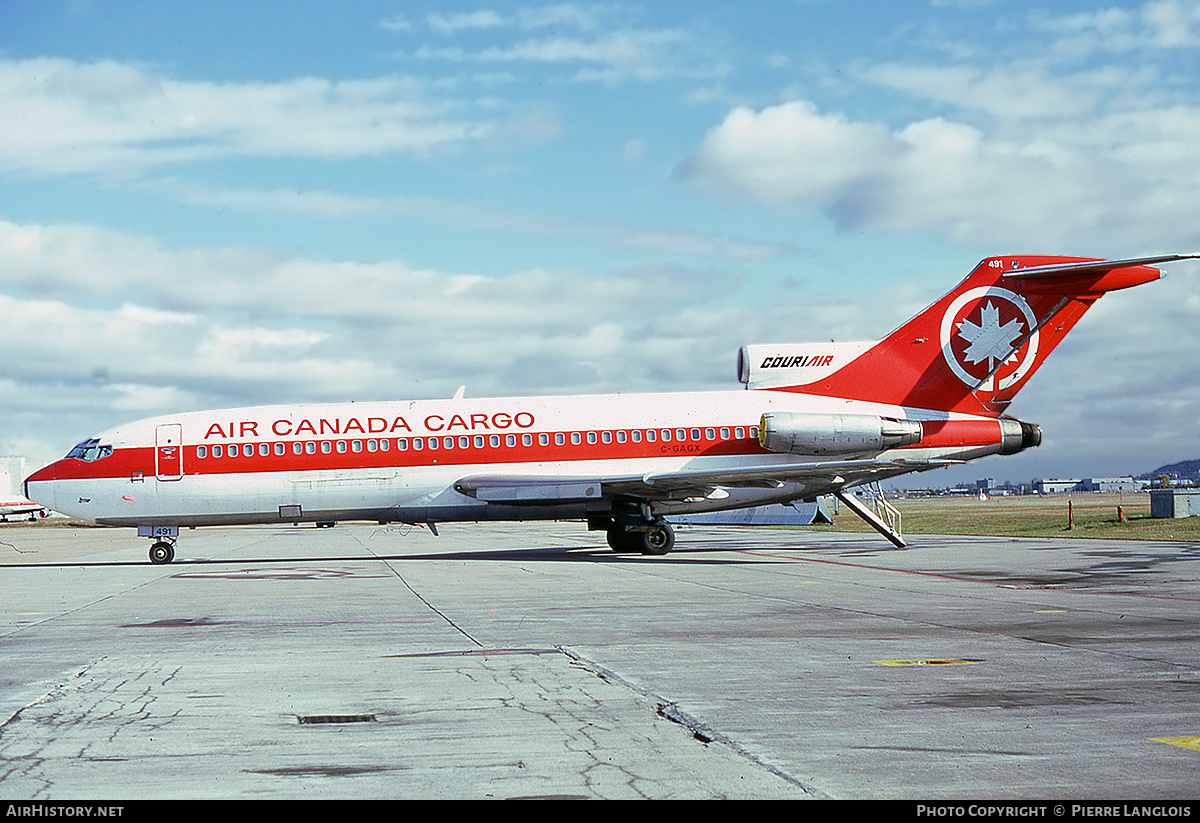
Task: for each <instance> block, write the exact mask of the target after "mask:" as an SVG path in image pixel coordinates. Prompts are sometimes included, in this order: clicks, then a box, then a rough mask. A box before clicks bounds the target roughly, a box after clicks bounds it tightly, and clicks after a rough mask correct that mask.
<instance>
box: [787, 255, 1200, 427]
mask: <svg viewBox="0 0 1200 823" xmlns="http://www.w3.org/2000/svg"><path fill="white" fill-rule="evenodd" d="M1193 257H1200V255H1167V256H1160V257H1147V258H1140V259H1136V260H1091V259H1087V258H1079V257H1045V256H1034V255H1018V256H1006V257H989V258H988V259H986V260H984V261H983V262H982V263H980V264H979V265H978V266H976V267H975V270H974V271H972V272H971V273H970V274H969V275H968V276H967V278H966V279H965V280H963V281H962V282H961V283H959V284H958V286H957V287H955V288H954V290H953V291H951V292H950V293H949V294H947V295H946V296H945V297H943V298H941V299H940V300H938V301H937V302H936V303H934V304H933V305H932V306H930V307H929V308H927V309H925V311H923V312H921V313H920V314H918V315H917V316H916V317H914V318H913V319H912V320H910V321H908V322H907V323H905V324H904V325H903V326H901V327H900V328H898V329H897V330H896V331H894V332H892V333H891V334H890V335H888V337H887V338H885V339H884V340H882V341H880V342H879V343H877V344H875V345H874V346H871V347H870V348H868V349H867V350H866V351H863V352H862V353H861V354H858V355H857V356H856V357H854V359H852V360H851V361H850V362H848V363H846V365H844V366H842V367H841V368H838V369H836V370H835V371H832V372H831V373H826V374H824V375H822V376H821V377H820V378H818V379H816V380H814V381H812V382H809V383H805V384H800V385H793V386H786V387H779V388H780V390H782V391H795V392H804V393H806V394H819V395H824V396H829V397H846V398H851V399H855V400H867V401H873V402H878V403H889V404H895V405H901V406H909V407H916V408H925V409H938V410H942V411H953V412H967V413H971V414H985V415H990V416H994V417H998V416H999V415H1000V414H1001V413H1003V412H1004V410H1005V409H1006V408H1007V407H1008V404H1009V403H1010V402H1011V401H1012V399H1013V397H1014V396H1015V395H1016V393H1017V392H1018V391H1020V389H1021V387H1022V386H1024V385H1025V381H1027V380H1028V379H1029V378H1030V376H1031V375H1032V374H1033V373H1034V372H1035V371H1037V369H1038V367H1039V366H1041V364H1042V362H1043V361H1044V360H1045V359H1046V356H1047V355H1049V354H1050V352H1051V351H1053V350H1054V347H1055V346H1057V345H1058V343H1059V341H1060V340H1062V339H1063V337H1065V336H1066V334H1067V332H1068V331H1070V330H1071V328H1072V327H1073V326H1074V325H1075V323H1076V322H1078V321H1079V318H1081V317H1082V316H1083V314H1084V312H1086V311H1087V310H1088V309H1089V308H1090V307H1091V306H1092V304H1093V303H1095V302H1096V300H1098V299H1099V298H1100V296H1101V295H1103V294H1104V293H1105V292H1108V291H1115V290H1116V289H1124V288H1129V287H1130V286H1137V285H1140V284H1142V283H1148V282H1150V281H1152V280H1157V279H1158V277H1159V271H1158V269H1156V268H1153V267H1152V266H1151V265H1150V264H1153V263H1163V262H1167V261H1171V260H1180V259H1185V258H1193ZM845 345H848V344H845Z"/></svg>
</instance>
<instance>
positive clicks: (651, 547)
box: [636, 523, 675, 555]
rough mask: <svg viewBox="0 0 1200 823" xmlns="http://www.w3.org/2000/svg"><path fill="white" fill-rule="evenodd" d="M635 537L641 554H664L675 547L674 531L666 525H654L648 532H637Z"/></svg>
mask: <svg viewBox="0 0 1200 823" xmlns="http://www.w3.org/2000/svg"><path fill="white" fill-rule="evenodd" d="M636 536H637V543H638V549H639V550H640V551H641V553H642V554H655V555H660V554H666V553H667V552H669V551H671V549H673V548H674V547H675V530H674V529H672V528H671V527H670V526H669V525H668V524H666V523H655V524H654V527H653V528H651V529H650V531H648V532H638V533H637V535H636Z"/></svg>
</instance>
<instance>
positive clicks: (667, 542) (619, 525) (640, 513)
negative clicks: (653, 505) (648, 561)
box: [588, 506, 675, 555]
mask: <svg viewBox="0 0 1200 823" xmlns="http://www.w3.org/2000/svg"><path fill="white" fill-rule="evenodd" d="M588 528H589V529H591V530H592V531H600V530H603V531H604V533H605V535H606V537H607V538H608V545H609V548H611V549H612V550H613V551H615V552H618V553H621V554H651V555H661V554H666V553H667V552H669V551H671V549H672V548H674V546H675V530H674V529H673V528H671V524H670V523H668V522H667V521H665V520H663V519H661V518H657V517H654V516H653V515H652V514H651V513H650V512H649V510H648V509H647V508H646V507H645V506H638V507H636V508H633V509H631V510H628V511H617V512H615V513H613V514H604V515H594V516H592V517H589V518H588Z"/></svg>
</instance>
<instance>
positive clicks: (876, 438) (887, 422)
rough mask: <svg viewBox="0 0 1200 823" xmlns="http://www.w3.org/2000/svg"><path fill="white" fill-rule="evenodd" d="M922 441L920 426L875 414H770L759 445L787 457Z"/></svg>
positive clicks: (761, 428) (872, 449)
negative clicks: (784, 454)
mask: <svg viewBox="0 0 1200 823" xmlns="http://www.w3.org/2000/svg"><path fill="white" fill-rule="evenodd" d="M920 440H921V424H920V423H918V422H916V421H913V420H895V419H893V418H891V417H879V416H877V415H874V414H804V413H798V412H770V413H767V414H764V415H763V416H762V420H761V421H760V422H759V427H758V442H759V444H760V445H761V446H762V447H763V448H764V449H767V450H768V451H773V452H783V453H786V454H814V455H824V454H860V453H863V452H879V451H883V450H885V449H894V448H898V447H900V446H912V445H914V444H916V443H919V442H920Z"/></svg>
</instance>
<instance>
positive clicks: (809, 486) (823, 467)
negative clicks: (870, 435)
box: [454, 458, 961, 505]
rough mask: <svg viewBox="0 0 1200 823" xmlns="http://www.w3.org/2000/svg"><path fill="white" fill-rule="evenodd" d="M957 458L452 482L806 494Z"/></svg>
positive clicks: (549, 498)
mask: <svg viewBox="0 0 1200 823" xmlns="http://www.w3.org/2000/svg"><path fill="white" fill-rule="evenodd" d="M958 462H961V461H956V460H912V459H905V458H896V459H892V460H869V459H868V460H837V461H823V462H810V463H799V462H796V463H774V464H770V465H759V466H739V467H732V468H731V467H725V468H719V469H686V468H685V469H678V470H674V471H666V472H650V473H648V474H643V475H628V474H626V475H593V476H586V477H583V476H547V475H473V476H470V477H464V478H462V479H460V480H459V481H458V482H456V483H455V484H454V488H455V489H456V490H457V491H458V492H460V493H462V494H465V495H468V496H470V497H474V498H476V499H477V500H482V501H485V502H488V503H508V504H516V505H520V504H527V505H534V504H554V503H568V502H580V501H590V500H603V499H613V498H617V497H625V498H638V499H643V500H668V499H672V498H679V497H681V496H689V497H690V496H699V497H703V496H705V495H707V494H709V493H710V492H712V491H713V490H714V489H718V488H723V487H725V488H754V487H759V488H777V487H780V486H782V485H783V484H787V483H793V484H799V485H802V486H805V487H806V492H805V493H806V494H808V493H811V494H825V493H827V492H831V491H833V490H835V489H840V488H844V487H846V486H854V485H858V484H860V483H863V482H870V481H874V480H879V479H883V478H885V477H891V476H894V475H897V474H904V473H906V472H913V471H927V470H929V469H935V468H941V467H943V466H947V465H950V464H953V463H958Z"/></svg>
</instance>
